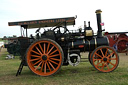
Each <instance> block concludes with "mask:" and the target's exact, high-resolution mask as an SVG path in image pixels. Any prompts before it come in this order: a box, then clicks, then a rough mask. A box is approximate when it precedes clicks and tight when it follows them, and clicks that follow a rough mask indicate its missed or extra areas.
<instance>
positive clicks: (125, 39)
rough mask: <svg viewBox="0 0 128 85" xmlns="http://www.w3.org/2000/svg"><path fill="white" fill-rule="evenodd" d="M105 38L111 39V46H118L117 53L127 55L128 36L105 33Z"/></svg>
mask: <svg viewBox="0 0 128 85" xmlns="http://www.w3.org/2000/svg"><path fill="white" fill-rule="evenodd" d="M104 35H105V36H107V37H108V39H109V46H110V47H114V45H116V47H117V49H116V50H117V51H118V52H121V53H125V52H127V51H128V50H126V49H127V43H128V36H127V35H126V34H125V33H123V34H116V33H115V34H109V33H108V32H105V34H104Z"/></svg>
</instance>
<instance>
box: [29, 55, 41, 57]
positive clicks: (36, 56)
mask: <svg viewBox="0 0 128 85" xmlns="http://www.w3.org/2000/svg"><path fill="white" fill-rule="evenodd" d="M31 56H32V57H37V58H40V57H41V56H37V55H31Z"/></svg>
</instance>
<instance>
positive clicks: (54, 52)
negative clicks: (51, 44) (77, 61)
mask: <svg viewBox="0 0 128 85" xmlns="http://www.w3.org/2000/svg"><path fill="white" fill-rule="evenodd" d="M56 51H58V50H57V49H56V50H54V51H53V52H52V53H50V54H49V55H52V54H53V53H55V52H56Z"/></svg>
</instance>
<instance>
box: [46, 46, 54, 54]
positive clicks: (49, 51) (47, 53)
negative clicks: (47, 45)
mask: <svg viewBox="0 0 128 85" xmlns="http://www.w3.org/2000/svg"><path fill="white" fill-rule="evenodd" d="M53 48H54V46H52V48H51V49H50V50H49V51H48V53H47V54H49V53H50V52H51V51H52V49H53Z"/></svg>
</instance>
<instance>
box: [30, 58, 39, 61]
mask: <svg viewBox="0 0 128 85" xmlns="http://www.w3.org/2000/svg"><path fill="white" fill-rule="evenodd" d="M39 59H40V58H36V59H31V60H30V61H36V60H39Z"/></svg>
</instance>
